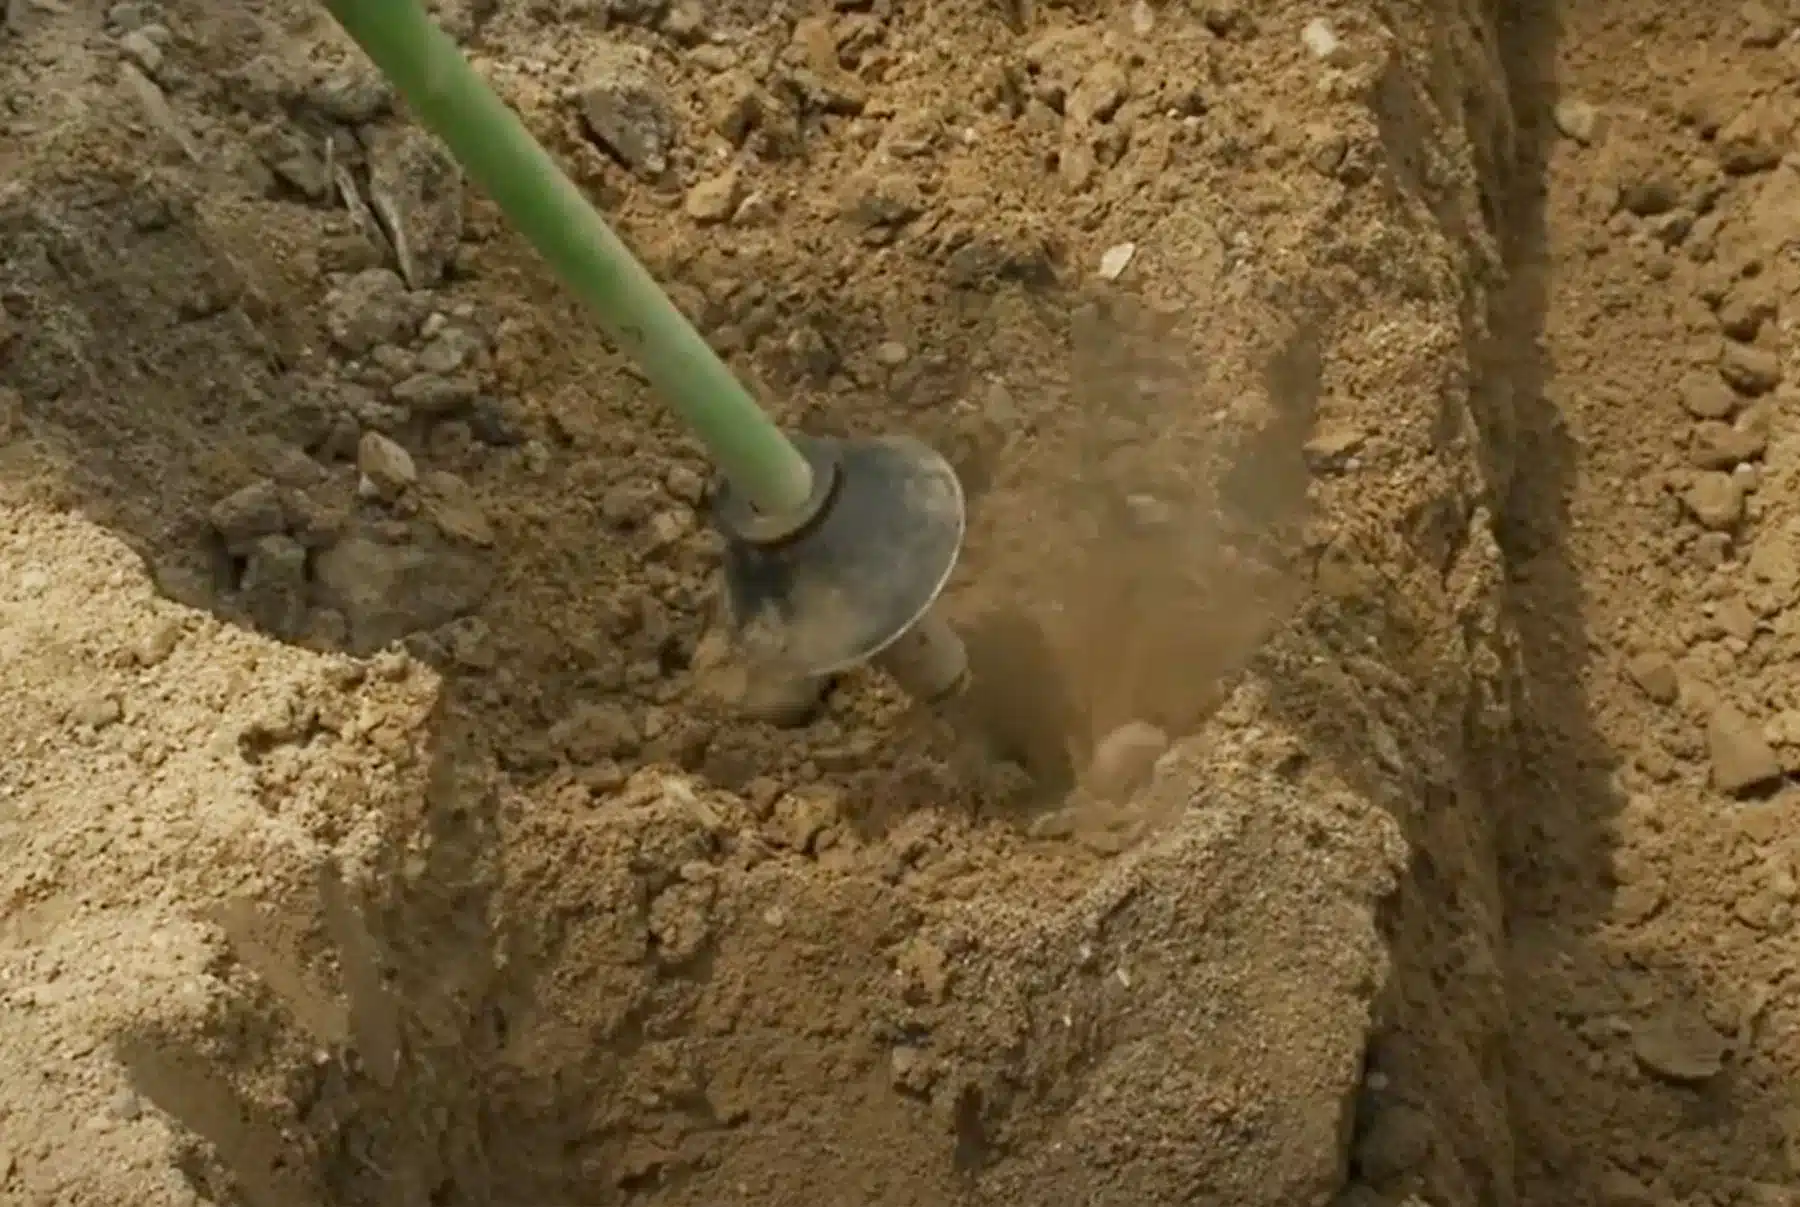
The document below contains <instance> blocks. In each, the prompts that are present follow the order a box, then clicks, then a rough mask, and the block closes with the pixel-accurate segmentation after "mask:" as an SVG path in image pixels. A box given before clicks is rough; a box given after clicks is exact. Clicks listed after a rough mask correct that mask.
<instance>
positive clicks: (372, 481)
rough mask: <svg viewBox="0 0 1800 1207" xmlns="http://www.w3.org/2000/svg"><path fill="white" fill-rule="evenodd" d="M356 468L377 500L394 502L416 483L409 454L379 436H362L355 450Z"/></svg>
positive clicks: (370, 433) (417, 471)
mask: <svg viewBox="0 0 1800 1207" xmlns="http://www.w3.org/2000/svg"><path fill="white" fill-rule="evenodd" d="M356 468H357V470H358V472H360V473H361V474H362V476H363V481H364V482H366V483H368V485H369V489H370V490H372V492H373V493H374V494H375V495H376V496H377V497H379V498H383V499H389V500H392V499H395V498H398V497H399V496H400V495H402V494H404V493H405V492H406V491H407V490H408V489H409V488H410V487H412V486H413V485H414V484H415V483H417V482H418V480H419V469H418V466H417V465H415V464H414V463H413V458H412V454H411V453H409V452H407V451H406V450H405V449H404V448H402V447H400V445H399V444H397V443H396V442H395V441H393V440H391V439H389V438H388V437H386V436H384V435H382V434H381V433H380V432H364V433H363V436H362V440H361V441H360V442H359V443H358V444H357V446H356Z"/></svg>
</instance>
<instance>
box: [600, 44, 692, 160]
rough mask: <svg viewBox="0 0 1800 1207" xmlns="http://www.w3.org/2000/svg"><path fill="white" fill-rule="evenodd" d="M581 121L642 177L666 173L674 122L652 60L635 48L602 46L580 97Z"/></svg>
mask: <svg viewBox="0 0 1800 1207" xmlns="http://www.w3.org/2000/svg"><path fill="white" fill-rule="evenodd" d="M577 102H578V104H579V106H580V110H581V119H582V121H583V123H584V124H585V125H586V126H587V129H588V132H589V133H590V134H592V135H593V136H594V138H595V139H597V140H598V141H599V142H600V144H601V145H602V146H604V147H605V148H606V149H607V150H609V151H611V152H612V153H613V154H614V155H616V156H618V158H619V159H620V161H621V162H623V163H624V164H625V166H626V167H628V168H631V169H632V170H633V171H635V172H638V173H640V174H641V175H644V176H652V177H654V176H660V175H662V174H663V172H665V171H667V170H668V166H669V150H670V148H671V147H673V146H674V143H675V131H676V126H675V116H674V112H673V110H672V109H671V108H670V105H669V100H668V97H667V95H666V94H665V93H664V91H663V87H662V85H661V84H660V83H659V82H658V81H657V80H656V78H655V76H653V75H652V74H651V71H650V57H649V55H648V54H646V53H645V52H643V51H642V50H640V49H639V48H637V47H635V46H630V45H626V44H622V43H601V44H600V46H599V47H598V49H597V50H596V52H595V54H594V58H593V61H592V63H591V64H590V66H589V68H588V71H587V74H586V77H585V79H584V80H583V82H582V84H581V87H580V90H579V92H578V94H577Z"/></svg>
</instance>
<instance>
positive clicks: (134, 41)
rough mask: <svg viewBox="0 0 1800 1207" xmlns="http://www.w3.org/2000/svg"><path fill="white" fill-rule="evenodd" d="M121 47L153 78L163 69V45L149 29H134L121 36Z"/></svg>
mask: <svg viewBox="0 0 1800 1207" xmlns="http://www.w3.org/2000/svg"><path fill="white" fill-rule="evenodd" d="M119 49H120V50H123V51H124V52H125V53H126V54H127V55H128V56H129V57H130V58H131V61H132V62H134V63H136V64H137V65H138V66H139V67H141V68H143V71H144V74H145V75H147V76H150V77H151V78H152V79H154V78H156V73H157V72H159V71H161V70H162V65H163V52H162V47H160V46H158V45H157V44H156V42H155V40H154V39H152V38H151V37H150V34H149V31H147V30H142V29H134V30H132V31H131V32H130V33H128V34H126V35H125V36H124V37H122V38H120V39H119Z"/></svg>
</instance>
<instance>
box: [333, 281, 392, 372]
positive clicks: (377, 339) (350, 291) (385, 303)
mask: <svg viewBox="0 0 1800 1207" xmlns="http://www.w3.org/2000/svg"><path fill="white" fill-rule="evenodd" d="M411 318H412V305H411V303H410V301H409V299H408V296H407V291H406V282H405V281H403V280H401V279H400V276H399V274H397V273H394V272H390V271H389V270H388V269H385V268H369V269H364V270H363V271H362V272H359V273H356V274H355V275H354V276H352V277H350V278H349V279H348V280H346V281H345V282H344V283H343V284H342V285H339V286H338V287H337V288H335V289H333V290H331V292H330V293H328V294H326V295H325V329H326V331H327V332H328V333H329V334H330V336H331V339H332V342H333V343H335V344H337V346H338V347H339V348H341V349H343V350H344V351H345V352H348V353H350V354H351V355H353V356H360V355H362V354H363V353H366V352H368V351H369V350H370V349H372V348H374V347H375V346H376V345H378V344H390V343H393V342H395V341H396V340H398V339H399V338H400V336H401V335H402V333H404V332H405V331H406V330H407V329H408V328H409V327H411V326H412V323H411V321H410V320H411Z"/></svg>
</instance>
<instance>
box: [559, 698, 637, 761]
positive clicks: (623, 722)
mask: <svg viewBox="0 0 1800 1207" xmlns="http://www.w3.org/2000/svg"><path fill="white" fill-rule="evenodd" d="M550 741H551V743H552V744H553V745H554V746H555V747H556V748H557V750H559V751H560V752H561V753H562V755H563V757H565V758H567V759H568V760H569V761H570V762H572V763H577V764H583V765H586V764H593V763H599V762H601V761H603V760H605V759H612V758H618V757H620V756H622V755H629V754H632V753H634V752H635V751H636V750H637V749H638V747H639V746H640V745H641V744H642V742H643V735H642V734H641V733H639V732H638V727H637V722H635V721H634V720H632V718H631V714H630V713H629V712H627V711H625V709H623V708H621V707H620V706H619V705H617V704H608V703H598V702H597V703H593V704H586V705H583V706H582V707H580V708H578V709H577V710H576V711H575V712H573V713H571V714H570V715H569V716H567V717H564V718H563V719H562V720H561V721H558V722H557V723H556V724H555V725H553V726H551V729H550Z"/></svg>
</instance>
